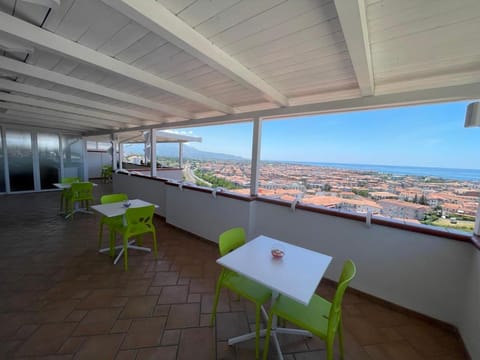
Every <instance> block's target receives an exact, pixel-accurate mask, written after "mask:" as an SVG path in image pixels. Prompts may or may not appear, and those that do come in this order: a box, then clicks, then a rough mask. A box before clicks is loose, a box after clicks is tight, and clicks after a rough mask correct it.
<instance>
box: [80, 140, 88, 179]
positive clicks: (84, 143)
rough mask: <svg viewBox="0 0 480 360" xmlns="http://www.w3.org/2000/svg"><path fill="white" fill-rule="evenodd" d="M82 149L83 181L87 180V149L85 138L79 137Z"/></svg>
mask: <svg viewBox="0 0 480 360" xmlns="http://www.w3.org/2000/svg"><path fill="white" fill-rule="evenodd" d="M81 142H82V151H83V162H82V164H83V181H88V151H87V140H85V139H81Z"/></svg>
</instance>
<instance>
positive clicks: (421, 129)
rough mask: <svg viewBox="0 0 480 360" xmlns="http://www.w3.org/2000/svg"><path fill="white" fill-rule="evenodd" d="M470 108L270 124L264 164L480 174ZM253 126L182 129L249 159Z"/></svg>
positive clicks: (477, 131) (212, 147) (459, 105)
mask: <svg viewBox="0 0 480 360" xmlns="http://www.w3.org/2000/svg"><path fill="white" fill-rule="evenodd" d="M467 104H468V102H456V103H448V104H435V105H421V106H410V107H401V108H395V109H382V110H370V111H359V112H348V113H339V114H331V115H316V116H306V117H297V118H289V119H281V120H266V121H264V122H263V126H262V156H261V158H262V160H279V161H281V160H285V161H309V162H332V163H350V164H378V165H397V166H401V165H404V166H428V167H446V168H465V169H480V156H478V154H479V153H480V146H479V144H480V128H468V129H465V128H464V127H463V124H464V120H465V110H466V106H467ZM252 128H253V126H252V123H251V122H249V123H240V124H231V125H219V126H208V127H198V128H189V129H182V130H180V132H185V133H188V134H192V135H195V136H200V137H202V138H203V142H202V143H201V144H198V143H194V144H191V146H193V147H195V148H197V149H200V150H205V151H213V152H222V153H228V154H233V155H238V156H242V157H245V158H250V153H251V143H252V140H251V137H252Z"/></svg>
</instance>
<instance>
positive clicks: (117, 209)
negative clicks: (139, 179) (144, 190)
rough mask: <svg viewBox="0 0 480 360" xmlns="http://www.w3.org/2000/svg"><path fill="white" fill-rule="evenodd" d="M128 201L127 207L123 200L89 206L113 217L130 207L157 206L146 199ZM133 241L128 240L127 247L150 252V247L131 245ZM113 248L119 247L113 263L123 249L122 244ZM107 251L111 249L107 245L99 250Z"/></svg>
mask: <svg viewBox="0 0 480 360" xmlns="http://www.w3.org/2000/svg"><path fill="white" fill-rule="evenodd" d="M128 202H129V203H130V206H128V207H127V206H125V201H120V202H114V203H109V204H100V205H93V206H91V208H92V209H93V210H95V211H96V212H98V213H100V214H102V215H104V216H106V217H115V216H122V215H125V212H126V211H127V209H130V208H139V207H144V206H149V205H153V206H155V207H156V208H157V207H158V205H155V204H152V203H149V202H147V201H143V200H140V199H133V200H128ZM123 222H124V224H125V218H124V219H123ZM134 243H135V240H131V241H129V242H128V246H127V248H128V249H135V250H140V251H145V252H151V251H152V250H151V249H150V248H147V247H143V246H136V245H133V244H134ZM114 249H120V252H119V254H118V255H117V257H116V258H115V260H114V261H113V263H114V264H116V263H117V262H118V260H119V259H120V257H121V256H122V255H123V252H124V249H123V245H117V246H115V247H114ZM107 251H111V249H110V248H109V247H108V248H104V249H100V250H99V252H100V253H105V252H107Z"/></svg>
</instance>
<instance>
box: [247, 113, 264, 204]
mask: <svg viewBox="0 0 480 360" xmlns="http://www.w3.org/2000/svg"><path fill="white" fill-rule="evenodd" d="M261 140H262V120H261V119H260V118H255V119H254V120H253V141H252V165H251V166H252V167H251V174H252V175H251V178H250V195H257V192H258V179H259V176H260V147H261Z"/></svg>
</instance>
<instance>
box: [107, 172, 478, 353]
mask: <svg viewBox="0 0 480 360" xmlns="http://www.w3.org/2000/svg"><path fill="white" fill-rule="evenodd" d="M113 186H114V192H126V193H127V194H128V195H129V197H130V198H136V197H139V198H142V199H145V200H148V201H151V202H153V203H155V204H157V205H159V208H158V209H157V214H159V215H161V216H163V217H165V219H166V221H167V223H170V224H172V225H174V226H176V227H179V228H181V229H183V230H185V231H188V232H190V233H192V234H195V235H198V236H200V237H202V238H205V239H208V240H211V241H216V240H217V237H218V234H219V233H221V232H222V231H224V230H225V229H228V228H230V227H234V226H242V227H244V228H245V229H247V232H248V236H249V238H253V237H255V236H257V235H260V234H264V235H268V236H272V237H275V238H278V239H281V240H283V241H287V242H290V243H292V244H295V245H299V246H303V247H305V248H309V249H312V250H316V251H320V252H323V253H326V254H329V255H331V256H333V258H334V261H333V262H332V265H331V266H330V267H329V269H328V271H327V273H326V278H328V279H332V280H333V279H337V278H338V276H339V274H340V271H341V265H342V264H343V262H344V261H345V260H346V259H347V258H352V259H353V260H354V261H355V262H356V264H357V266H358V269H359V271H358V276H357V278H356V279H355V281H354V282H353V284H352V287H353V288H355V289H357V290H360V291H362V292H365V293H368V294H370V295H373V296H375V297H378V298H381V299H384V300H386V301H388V302H391V303H393V304H397V305H400V306H402V307H404V308H407V309H410V310H413V311H416V312H418V313H421V314H424V315H426V316H429V317H432V318H435V319H438V320H440V321H443V322H446V323H449V324H452V325H453V326H455V327H457V328H458V329H459V331H460V333H461V335H462V337H463V339H464V342H465V344H466V346H467V348H468V350H469V351H470V353H471V354H474V353H475V352H477V353H478V351H480V347H479V344H478V337H477V334H478V333H479V332H480V328H479V327H480V325H479V323H480V321H479V319H480V310H479V307H478V299H479V298H480V290H479V287H478V284H479V283H480V271H479V269H480V251H478V248H477V247H478V239H476V238H475V237H473V238H472V237H470V236H466V235H464V234H459V233H456V232H453V231H452V232H445V231H440V230H435V229H428V227H427V230H419V229H418V227H415V226H412V225H408V224H405V223H398V224H395V223H391V222H389V221H385V220H381V219H372V222H371V225H370V226H369V225H367V224H366V223H365V222H364V217H363V216H362V215H354V214H348V216H347V215H345V213H343V214H340V213H335V212H334V211H331V210H328V211H327V210H320V211H312V209H311V208H309V207H305V206H298V207H297V208H296V209H295V211H293V210H292V208H291V207H290V206H289V205H287V206H286V205H285V204H281V203H279V202H278V201H271V200H265V199H258V198H252V197H249V196H239V195H233V194H230V193H216V192H213V191H212V190H210V189H206V188H198V187H196V186H191V185H183V184H179V183H175V182H171V181H168V180H159V179H152V178H149V177H144V176H136V175H130V176H128V175H125V174H114V181H113ZM445 234H447V236H445ZM456 240H459V241H456ZM474 245H475V246H477V247H475V246H474ZM475 299H476V300H475ZM478 355H480V353H478ZM474 357H475V356H474Z"/></svg>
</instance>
